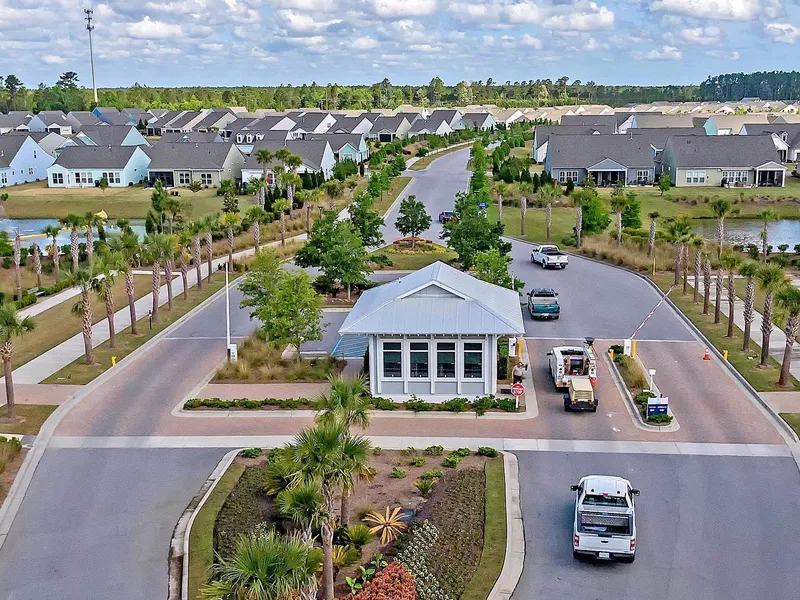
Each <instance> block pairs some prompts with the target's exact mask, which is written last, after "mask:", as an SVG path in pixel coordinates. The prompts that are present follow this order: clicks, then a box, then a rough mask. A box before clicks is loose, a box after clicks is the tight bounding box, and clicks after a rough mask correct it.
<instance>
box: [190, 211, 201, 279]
mask: <svg viewBox="0 0 800 600" xmlns="http://www.w3.org/2000/svg"><path fill="white" fill-rule="evenodd" d="M187 229H188V230H189V232H191V235H192V244H191V253H192V262H193V263H194V272H195V275H196V278H197V289H198V290H200V291H202V289H203V273H202V262H203V261H202V259H201V257H200V235H201V234H202V233H203V227H202V225H201V224H200V223H199V222H197V221H193V222H191V223H189V224H188V227H187Z"/></svg>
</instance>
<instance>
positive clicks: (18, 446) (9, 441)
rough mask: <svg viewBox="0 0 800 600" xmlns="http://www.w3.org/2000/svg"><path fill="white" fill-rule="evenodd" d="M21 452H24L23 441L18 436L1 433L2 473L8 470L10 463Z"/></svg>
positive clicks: (0, 465)
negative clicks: (7, 435) (6, 435)
mask: <svg viewBox="0 0 800 600" xmlns="http://www.w3.org/2000/svg"><path fill="white" fill-rule="evenodd" d="M20 452H22V442H20V441H19V439H18V438H15V437H5V436H2V435H0V473H2V472H3V471H5V470H6V466H7V465H8V463H9V462H11V461H12V460H13V459H14V458H15V457H16V456H17V455H18V454H19V453H20Z"/></svg>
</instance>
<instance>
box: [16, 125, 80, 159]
mask: <svg viewBox="0 0 800 600" xmlns="http://www.w3.org/2000/svg"><path fill="white" fill-rule="evenodd" d="M6 135H18V136H22V137H25V136H28V137H31V138H33V141H34V142H36V143H37V144H39V146H40V147H41V148H42V150H44V151H45V152H47V153H48V154H49V155H50V156H52V157H55V156H56V155H57V153H58V152H57V151H58V149H59V148H60V147H61V146H62V145H63V144H64V142H66V141H67V139H68V138H65V137H63V136H61V135H59V134H57V133H53V132H52V131H9V132H8V133H7V134H6Z"/></svg>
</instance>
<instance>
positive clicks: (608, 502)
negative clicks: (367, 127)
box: [583, 494, 628, 508]
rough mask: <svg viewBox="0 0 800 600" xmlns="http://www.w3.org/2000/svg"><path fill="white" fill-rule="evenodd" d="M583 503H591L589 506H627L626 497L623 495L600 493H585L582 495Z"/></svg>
mask: <svg viewBox="0 0 800 600" xmlns="http://www.w3.org/2000/svg"><path fill="white" fill-rule="evenodd" d="M583 504H584V505H591V506H621V507H623V508H627V507H628V499H627V498H625V497H624V496H622V497H618V496H603V495H600V494H586V495H585V496H584V497H583Z"/></svg>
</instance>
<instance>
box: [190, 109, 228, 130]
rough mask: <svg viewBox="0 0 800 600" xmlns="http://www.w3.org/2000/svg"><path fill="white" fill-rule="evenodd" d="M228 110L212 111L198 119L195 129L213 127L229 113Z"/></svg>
mask: <svg viewBox="0 0 800 600" xmlns="http://www.w3.org/2000/svg"><path fill="white" fill-rule="evenodd" d="M230 112H231V111H229V110H214V111H212V112H210V113H208V114H207V115H206V116H205V117H203V118H202V119H200V121H198V122H197V123H196V124H195V125H194V128H195V129H203V128H208V127H213V126H214V125H216V124H217V123H218V122H219V120H220V119H221V118H222V117H224V116H225V115H226V114H228V113H230ZM231 114H232V113H231Z"/></svg>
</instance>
